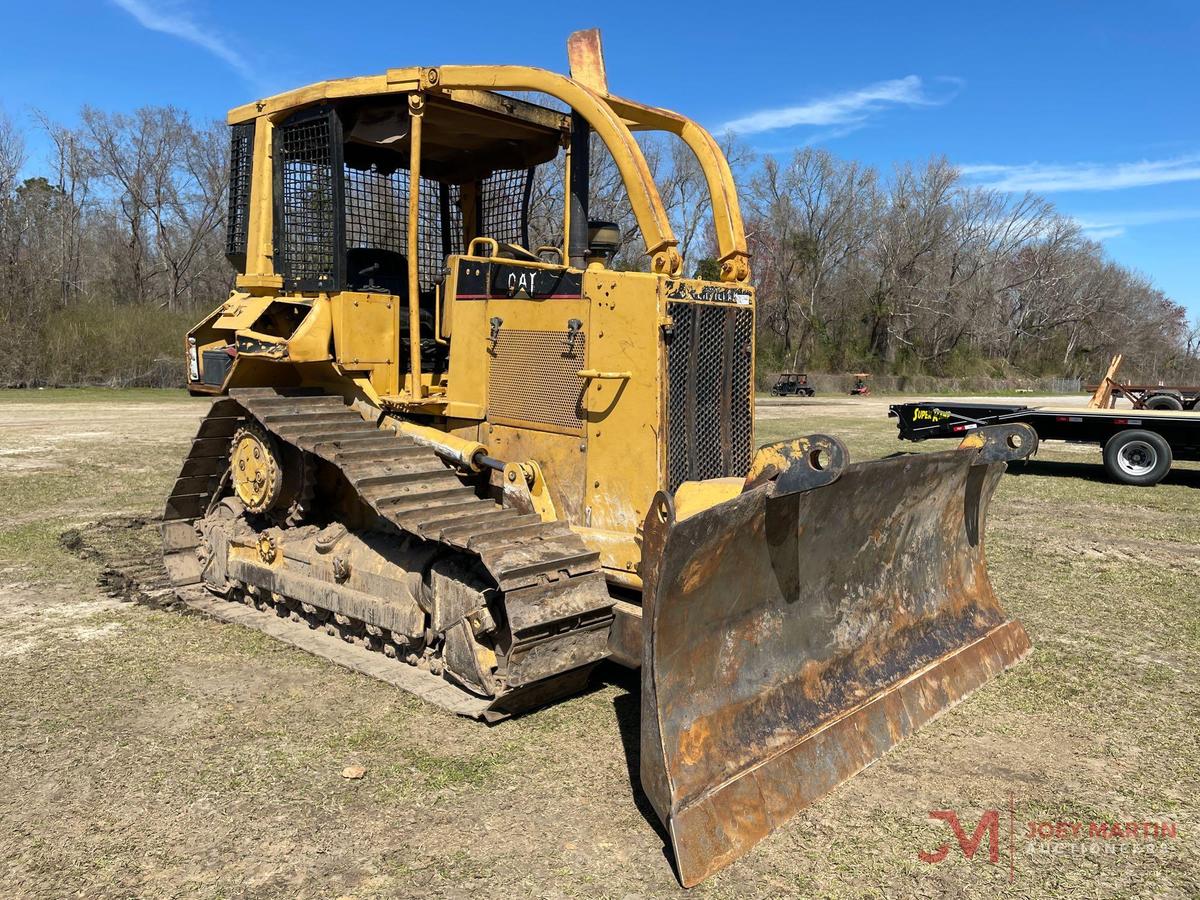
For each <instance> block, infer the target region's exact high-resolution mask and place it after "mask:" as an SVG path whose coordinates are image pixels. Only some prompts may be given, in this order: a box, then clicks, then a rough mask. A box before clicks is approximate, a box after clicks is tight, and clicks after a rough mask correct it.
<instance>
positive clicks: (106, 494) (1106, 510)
mask: <svg viewBox="0 0 1200 900" xmlns="http://www.w3.org/2000/svg"><path fill="white" fill-rule="evenodd" d="M889 399H892V400H893V401H894V398H877V397H871V398H865V399H862V400H858V399H855V400H851V399H850V398H845V399H843V398H816V399H815V400H811V401H810V400H805V401H794V402H790V403H787V404H763V405H762V407H761V408H760V418H759V439H760V440H763V441H765V440H769V439H772V438H777V437H781V436H784V435H789V434H796V433H808V432H817V431H820V432H827V433H831V434H835V435H839V436H841V437H842V438H844V439H845V440H846V442H847V445H848V446H849V448H850V451H851V454H852V457H853V458H856V459H866V458H871V457H879V456H883V455H887V454H891V453H895V452H898V451H901V450H914V449H916V450H925V449H929V450H933V449H942V448H944V445H941V446H937V445H936V444H935V443H934V442H931V443H930V444H927V445H920V446H918V447H913V446H912V445H903V446H902V445H900V444H899V442H897V441H896V439H895V429H894V426H893V425H892V423H891V422H889V420H888V419H887V418H886V405H887V403H888V402H889ZM1021 399H1022V400H1023V401H1024V402H1028V401H1029V400H1030V398H1027V397H1026V398H1021ZM1056 402H1061V399H1057V400H1056ZM204 408H205V403H204V402H202V401H195V400H190V399H187V398H184V397H182V396H181V395H180V394H179V393H177V392H165V391H164V392H154V391H125V392H106V391H43V392H32V393H15V392H14V393H9V394H0V751H2V753H3V762H4V765H3V768H2V770H0V829H2V832H3V834H4V835H5V838H4V840H3V842H0V896H3V897H46V898H58V897H64V896H85V897H128V896H147V897H189V898H190V897H202V898H210V897H211V898H217V897H254V898H258V897H262V898H267V897H280V898H283V897H334V898H336V897H359V898H368V897H417V896H423V897H428V896H449V897H472V898H478V897H481V896H482V897H492V896H505V897H524V896H528V897H575V896H589V897H641V896H683V894H684V892H683V891H681V890H680V889H679V887H678V886H677V883H676V881H675V878H674V875H673V874H672V870H671V866H670V863H669V860H668V858H667V856H666V855H665V853H664V849H663V840H662V837H661V834H660V832H659V830H658V829H657V828H656V827H655V825H653V824H652V822H651V821H650V818H652V816H653V813H652V812H650V811H649V807H648V805H647V803H646V802H645V799H644V798H643V797H642V796H641V794H640V791H639V790H638V788H637V775H636V772H637V759H636V752H637V721H638V702H639V700H638V684H637V680H636V676H635V677H630V676H629V675H628V674H625V673H623V672H621V671H620V670H618V669H615V668H613V669H603V670H601V673H600V676H599V677H598V678H596V680H595V683H594V685H593V687H592V690H591V691H590V692H588V693H587V694H585V695H584V696H580V697H577V698H574V699H572V700H569V701H567V702H564V703H561V704H558V705H557V706H554V707H552V708H550V709H546V710H543V711H541V712H539V713H537V714H535V715H529V716H526V717H523V718H520V719H518V720H515V721H510V722H506V723H503V724H501V725H499V726H496V727H492V728H488V727H486V726H483V725H480V724H478V723H475V722H472V721H467V720H463V719H459V718H456V717H454V716H452V715H450V714H448V713H444V712H442V711H440V710H438V709H434V708H431V707H429V706H426V705H423V704H422V703H421V702H419V701H416V700H414V699H411V698H409V697H406V696H405V695H403V694H401V693H400V692H398V691H397V690H396V689H395V688H393V687H391V686H389V685H385V684H380V683H376V682H373V681H370V680H368V679H366V678H364V677H361V676H358V675H355V674H352V673H350V672H347V671H344V670H342V669H339V668H337V667H335V666H333V665H331V664H329V663H326V662H324V661H322V660H318V659H316V658H313V657H310V656H308V655H306V654H304V653H302V652H300V651H297V650H294V649H291V648H289V647H285V646H281V645H277V644H275V643H273V642H272V641H270V640H269V639H267V638H265V637H262V636H260V635H258V634H257V633H254V632H249V631H246V630H243V629H239V628H237V627H234V626H228V625H222V624H219V623H217V622H214V621H211V620H209V619H206V618H203V617H200V616H195V615H188V614H184V613H183V612H180V611H178V610H176V609H173V608H170V606H169V605H168V604H166V603H165V602H164V601H165V600H166V598H165V597H148V598H147V597H142V601H143V602H128V601H126V600H122V599H120V597H121V596H123V594H124V593H127V592H122V591H121V590H119V588H120V585H115V587H116V588H118V589H117V590H115V591H114V590H113V588H114V585H113V583H112V578H111V577H109V578H108V579H107V580H108V587H107V588H106V587H104V586H102V585H101V584H99V581H98V580H99V579H101V577H102V576H103V574H104V569H105V562H106V561H107V562H109V563H111V562H112V561H113V560H118V561H120V562H121V564H122V565H124V566H126V567H128V566H133V567H134V568H137V567H138V566H139V565H140V566H141V569H140V570H139V571H141V572H143V573H146V577H147V578H152V577H153V572H154V571H155V567H156V562H155V560H156V554H157V549H156V547H155V546H154V541H155V538H154V534H155V532H154V530H153V527H152V523H151V522H149V520H151V519H152V518H153V516H154V515H156V514H157V513H158V511H159V510H160V509H161V504H162V498H163V496H164V495H165V493H166V491H167V488H168V486H169V485H170V484H171V482H172V481H173V479H174V476H175V472H176V470H177V467H178V465H179V461H180V459H181V458H182V456H183V454H184V451H185V447H186V444H187V441H188V440H189V438H190V436H191V434H192V432H193V431H194V428H195V423H196V421H197V419H198V418H199V417H200V415H201V414H202V412H203V410H204ZM1198 489H1200V468H1198V467H1197V466H1195V465H1192V466H1185V467H1181V468H1180V470H1179V471H1177V472H1175V473H1174V474H1172V475H1171V476H1170V477H1169V478H1168V480H1167V481H1166V482H1165V483H1163V484H1161V485H1159V486H1158V487H1155V488H1131V487H1124V486H1119V485H1115V484H1110V483H1108V482H1107V481H1106V480H1105V479H1104V476H1103V472H1102V470H1101V468H1100V465H1099V452H1098V451H1097V450H1094V449H1090V448H1065V447H1062V446H1058V447H1055V446H1053V445H1044V446H1043V448H1042V449H1041V451H1040V452H1039V455H1038V459H1037V460H1036V461H1033V462H1031V463H1028V464H1026V465H1024V466H1022V467H1020V468H1019V470H1017V471H1016V472H1014V473H1013V474H1010V475H1008V476H1005V478H1004V480H1003V481H1002V483H1001V486H1000V489H999V491H998V492H997V495H996V498H995V502H994V504H993V507H992V518H991V521H990V523H989V527H988V532H987V543H988V556H989V560H990V567H991V571H992V576H993V581H994V582H995V585H996V588H997V591H998V593H999V594H1000V596H1001V597H1002V599H1003V600H1004V602H1005V603H1006V604H1007V606H1008V608H1009V609H1010V610H1011V611H1012V612H1013V613H1014V614H1016V615H1017V616H1019V617H1020V618H1021V619H1022V620H1023V621H1024V623H1025V625H1026V627H1027V628H1028V630H1029V633H1030V635H1031V637H1032V640H1033V642H1034V648H1035V649H1034V651H1033V653H1032V655H1031V656H1030V657H1029V658H1028V659H1027V660H1026V661H1025V662H1024V663H1022V664H1021V665H1020V666H1018V667H1017V668H1015V669H1014V670H1012V671H1011V672H1009V673H1008V674H1006V675H1004V676H1003V677H1001V678H999V679H997V680H995V681H993V682H992V683H990V684H989V685H987V686H986V687H985V688H984V689H982V690H980V691H979V692H977V693H976V694H975V695H973V696H972V697H971V698H969V699H968V700H967V701H965V702H964V703H962V704H961V705H960V706H958V707H957V708H955V709H954V710H953V711H952V712H950V713H949V714H947V715H945V716H942V717H941V718H940V719H938V720H937V721H935V722H933V723H932V724H930V725H929V726H927V727H926V728H924V729H923V730H922V731H921V732H920V733H918V734H917V735H916V736H915V737H914V738H912V739H911V740H909V741H907V742H906V743H905V744H903V745H902V746H901V747H899V748H897V749H896V750H895V751H893V752H892V753H890V754H888V755H887V756H886V757H884V758H883V759H882V760H881V761H879V762H878V763H876V764H875V765H874V766H872V767H870V768H869V769H868V770H867V771H865V772H864V773H862V774H861V775H859V776H858V777H856V778H854V779H853V780H851V781H850V782H848V783H847V784H845V785H843V786H841V787H840V788H838V789H837V790H836V791H834V792H833V794H831V795H830V796H829V797H827V798H825V799H824V800H822V801H821V802H819V803H817V804H816V805H815V806H813V807H812V808H810V809H809V810H807V811H805V812H804V813H802V814H800V815H799V816H797V817H796V818H795V819H793V820H792V821H791V822H790V823H788V824H787V825H786V826H784V827H783V828H781V829H780V830H779V831H777V832H776V833H775V834H774V835H773V836H772V837H770V838H768V839H767V840H766V841H764V842H763V843H762V844H760V845H759V846H758V847H757V848H756V849H755V850H754V851H753V852H752V853H750V854H749V855H748V856H746V857H745V858H744V859H742V860H741V861H739V862H738V863H736V864H734V865H733V866H731V867H730V868H728V869H726V870H725V871H724V872H722V873H721V874H719V875H718V876H716V877H715V878H713V879H711V880H710V881H708V882H706V883H704V884H703V885H701V886H700V887H698V888H696V889H694V891H692V892H690V893H691V895H693V896H698V897H779V896H795V897H931V896H932V897H997V896H1014V897H1035V896H1036V897H1046V896H1050V897H1079V896H1088V897H1133V896H1157V897H1181V898H1182V897H1196V896H1200V835H1198V829H1200V821H1198V818H1197V813H1198V805H1197V797H1198V796H1200V730H1198V729H1197V725H1196V723H1197V721H1200V703H1198V697H1200V690H1198V688H1197V683H1198V676H1200V652H1198V651H1200V502H1198V500H1200V490H1198ZM64 536H65V537H64ZM113 593H115V594H117V596H112V594H113ZM348 765H361V766H363V767H364V768H365V769H366V776H365V777H364V778H363V779H361V780H357V781H348V780H345V779H343V778H342V777H341V774H340V773H341V771H342V769H343V767H345V766H348ZM938 810H952V811H954V812H956V813H957V815H958V816H959V818H960V820H961V825H962V827H963V828H965V830H966V831H965V836H966V837H967V838H970V837H971V835H972V833H973V832H974V829H975V826H976V825H977V824H978V823H980V821H981V818H982V817H984V816H985V815H986V814H987V813H988V811H990V810H995V811H996V812H997V813H998V814H999V815H998V819H997V821H998V823H999V825H998V834H999V846H998V850H999V852H998V857H997V862H995V863H993V862H991V860H990V859H989V853H988V841H987V834H986V832H985V833H984V840H983V842H982V844H981V846H980V850H979V851H978V852H977V853H976V854H975V855H974V858H972V859H967V858H966V855H965V854H964V853H963V852H962V851H961V850H960V848H959V845H958V843H957V842H956V841H955V839H954V836H953V834H952V833H951V830H950V828H949V827H948V826H947V824H946V823H945V822H944V821H940V820H937V819H933V818H931V817H930V812H931V811H938ZM648 816H649V817H650V818H648ZM1030 822H1033V823H1035V824H1034V826H1033V827H1034V829H1035V836H1033V837H1030V836H1029V833H1028V832H1029V828H1030V825H1029V823H1030ZM1057 822H1063V823H1068V824H1067V826H1066V830H1065V831H1064V830H1063V829H1062V828H1059V832H1060V833H1059V835H1058V836H1057V837H1055V836H1053V835H1054V828H1055V826H1054V823H1057ZM1143 822H1148V823H1156V824H1158V825H1159V826H1160V827H1159V828H1157V829H1151V828H1147V827H1144V826H1139V827H1137V828H1135V829H1132V831H1133V832H1134V833H1132V834H1131V833H1130V831H1131V830H1130V829H1129V828H1128V827H1127V826H1126V825H1124V824H1122V825H1119V826H1118V828H1119V829H1120V832H1121V834H1122V835H1123V836H1121V837H1112V836H1111V834H1112V833H1113V832H1111V831H1108V832H1107V833H1108V834H1109V835H1110V836H1109V837H1101V836H1096V837H1092V836H1090V834H1089V830H1090V829H1089V823H1101V824H1104V825H1105V826H1106V827H1108V826H1109V824H1110V823H1143ZM1043 823H1044V827H1043V832H1042V833H1043V834H1044V833H1045V828H1047V827H1048V828H1049V832H1050V834H1051V836H1049V837H1047V836H1040V837H1039V836H1036V835H1037V834H1038V832H1037V828H1038V826H1039V824H1043ZM1070 823H1082V825H1081V829H1080V832H1078V833H1074V834H1073V833H1071V830H1070ZM1167 823H1170V826H1169V827H1162V826H1164V825H1166V824H1167ZM1172 828H1173V835H1172ZM1147 833H1149V834H1147ZM942 844H947V845H948V846H949V852H948V853H947V855H946V856H945V858H944V860H943V861H941V862H937V863H929V862H924V861H922V860H921V859H920V858H919V857H918V852H919V851H933V850H935V849H937V848H938V846H939V845H942Z"/></svg>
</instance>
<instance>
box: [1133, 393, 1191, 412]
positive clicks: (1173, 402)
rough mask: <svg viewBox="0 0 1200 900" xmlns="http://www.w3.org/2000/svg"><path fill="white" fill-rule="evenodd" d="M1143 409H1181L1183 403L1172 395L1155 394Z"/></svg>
mask: <svg viewBox="0 0 1200 900" xmlns="http://www.w3.org/2000/svg"><path fill="white" fill-rule="evenodd" d="M1143 408H1144V409H1183V401H1182V400H1180V399H1179V398H1178V397H1176V396H1174V395H1172V394H1155V395H1154V396H1153V397H1151V398H1150V399H1149V400H1147V401H1146V403H1145V405H1144V406H1143Z"/></svg>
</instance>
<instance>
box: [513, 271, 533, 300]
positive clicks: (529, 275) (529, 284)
mask: <svg viewBox="0 0 1200 900" xmlns="http://www.w3.org/2000/svg"><path fill="white" fill-rule="evenodd" d="M535 274H536V273H535V272H521V273H520V274H517V273H516V272H509V273H508V296H510V297H521V298H529V297H532V296H533V292H534V283H533V277H534V275H535Z"/></svg>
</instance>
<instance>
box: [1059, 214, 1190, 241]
mask: <svg viewBox="0 0 1200 900" xmlns="http://www.w3.org/2000/svg"><path fill="white" fill-rule="evenodd" d="M1072 218H1074V220H1075V224H1077V225H1078V226H1079V227H1080V229H1081V230H1082V231H1083V233H1084V234H1085V235H1086V236H1087V237H1089V238H1091V239H1092V240H1094V241H1106V240H1108V239H1109V238H1114V237H1120V236H1121V235H1123V234H1125V232H1126V231H1128V230H1129V229H1130V228H1136V227H1138V226H1139V225H1159V224H1161V223H1163V222H1186V221H1189V220H1194V219H1200V209H1187V208H1183V209H1135V210H1128V211H1125V212H1102V213H1085V214H1082V215H1077V216H1073V217H1072Z"/></svg>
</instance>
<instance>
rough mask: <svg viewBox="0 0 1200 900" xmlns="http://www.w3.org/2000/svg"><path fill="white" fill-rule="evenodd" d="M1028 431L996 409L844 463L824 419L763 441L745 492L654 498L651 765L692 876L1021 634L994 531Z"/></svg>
mask: <svg viewBox="0 0 1200 900" xmlns="http://www.w3.org/2000/svg"><path fill="white" fill-rule="evenodd" d="M1036 445H1037V436H1036V435H1035V434H1034V432H1033V431H1032V429H1030V428H1029V427H1028V426H1024V425H1016V426H997V427H995V428H989V429H980V430H979V431H977V432H974V433H973V434H972V435H971V436H970V437H968V438H967V439H966V440H965V441H964V442H963V444H962V445H961V446H960V447H959V448H958V449H956V450H950V451H946V452H941V453H928V454H914V455H905V456H897V457H894V458H890V459H884V460H879V461H875V462H867V463H859V464H855V465H845V457H844V450H843V449H842V448H841V445H840V444H839V443H838V442H837V441H836V440H834V439H832V438H827V437H823V436H820V435H816V436H813V437H810V438H800V439H797V440H796V441H794V442H791V444H790V445H774V446H771V447H765V448H763V449H762V450H760V451H759V455H758V456H757V457H756V459H755V465H754V467H753V468H752V470H751V476H750V477H749V478H748V479H747V488H746V489H745V490H744V491H743V492H742V493H741V494H740V495H739V496H737V497H735V498H734V499H732V500H728V501H726V502H724V503H720V504H718V505H716V506H713V507H711V508H709V509H706V510H704V511H702V512H699V513H696V514H694V515H692V516H690V517H688V518H685V519H682V520H680V521H676V520H675V514H674V504H673V501H672V498H671V497H670V496H669V495H667V494H664V493H660V494H659V495H658V496H657V497H656V498H655V502H654V504H653V506H652V508H651V511H650V514H649V515H648V517H647V520H646V528H645V543H644V557H643V558H644V560H645V568H644V573H643V578H644V583H645V595H644V596H645V599H644V603H645V608H644V611H643V615H644V621H645V624H644V644H643V646H644V658H643V665H642V738H641V741H642V745H641V779H642V785H643V787H644V789H645V790H646V793H647V795H648V796H649V798H650V800H651V802H652V803H653V805H654V807H655V809H656V810H657V812H658V814H659V816H660V818H661V819H662V821H663V823H664V825H666V827H667V830H668V832H669V834H670V838H671V843H672V846H673V849H674V854H675V861H676V866H677V870H678V874H679V879H680V881H681V882H682V883H683V885H684V886H685V887H691V886H692V885H695V884H697V883H699V882H700V881H702V880H703V879H705V878H706V877H708V876H709V875H711V874H712V873H713V872H716V871H717V870H719V869H721V868H722V867H724V866H726V865H728V864H729V863H730V862H732V861H733V860H735V859H737V858H738V857H740V856H742V855H743V854H744V853H745V852H746V851H747V850H748V849H749V848H750V847H752V846H753V845H754V844H755V843H757V842H758V841H760V840H761V839H762V838H764V837H765V836H766V835H767V834H769V833H770V832H771V831H772V830H773V829H774V828H776V827H777V826H779V825H780V824H782V823H783V822H784V821H786V820H787V819H788V818H790V817H791V816H792V815H794V814H795V813H796V812H798V811H799V810H801V809H803V808H804V807H806V806H808V805H810V804H812V803H813V802H815V801H816V800H817V799H818V798H820V797H821V796H822V795H824V794H826V793H828V792H829V791H831V790H832V789H833V788H834V787H836V786H837V785H838V784H840V783H841V782H843V781H845V780H847V779H849V778H850V777H851V776H853V775H854V774H855V773H857V772H859V771H860V770H862V769H863V768H865V767H866V766H868V765H870V764H871V763H872V762H873V761H874V760H876V759H878V758H879V757H880V756H881V755H883V753H885V752H886V751H887V750H888V749H890V748H891V747H893V746H894V745H895V744H897V743H898V742H899V741H901V740H902V739H903V738H905V737H906V736H907V735H909V734H910V733H912V732H913V731H914V730H915V729H916V728H918V727H919V726H921V725H922V724H924V723H925V722H928V721H929V720H930V719H932V718H933V717H934V716H936V715H938V714H939V713H940V712H942V711H943V710H945V709H947V708H948V707H950V706H953V705H954V704H955V703H957V702H958V701H959V700H961V699H963V698H964V697H965V696H967V695H968V694H969V693H971V691H973V690H975V689H976V688H978V687H979V686H980V685H982V684H983V683H984V682H986V681H987V680H988V679H989V678H991V677H992V676H994V675H996V674H998V673H999V672H1001V671H1003V670H1004V669H1006V668H1007V667H1008V666H1010V665H1012V664H1013V663H1015V662H1016V661H1018V660H1019V659H1021V658H1022V657H1023V656H1024V655H1025V654H1026V653H1027V652H1028V651H1029V639H1028V637H1027V636H1026V634H1025V630H1024V628H1023V627H1022V626H1021V624H1020V622H1018V621H1016V620H1015V619H1011V618H1009V617H1008V616H1007V615H1006V614H1005V612H1004V610H1003V609H1002V608H1001V606H1000V602H999V601H998V600H997V598H996V594H995V592H994V591H993V590H992V585H991V582H990V581H989V580H988V574H987V567H986V563H985V561H984V555H983V544H982V537H983V528H984V520H985V518H986V514H987V507H988V502H989V500H990V499H991V496H992V492H993V491H994V490H995V488H996V485H997V483H998V481H999V479H1000V476H1001V474H1002V473H1003V471H1004V469H1005V462H1006V461H1007V460H1012V459H1018V458H1022V457H1024V456H1027V455H1028V454H1029V453H1031V452H1032V451H1033V449H1034V448H1035V447H1036ZM813 448H824V449H825V450H826V451H827V452H826V454H825V459H826V464H825V465H824V466H822V467H820V468H818V467H816V466H814V459H815V455H814V452H812V451H813ZM756 473H757V478H756Z"/></svg>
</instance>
